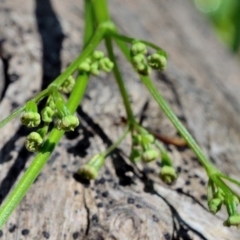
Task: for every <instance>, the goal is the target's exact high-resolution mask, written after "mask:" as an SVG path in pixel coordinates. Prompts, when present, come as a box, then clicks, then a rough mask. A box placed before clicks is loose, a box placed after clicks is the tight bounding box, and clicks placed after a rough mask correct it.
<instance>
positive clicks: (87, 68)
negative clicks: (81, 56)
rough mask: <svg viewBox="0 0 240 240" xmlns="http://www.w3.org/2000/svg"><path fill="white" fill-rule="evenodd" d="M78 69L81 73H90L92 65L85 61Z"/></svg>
mask: <svg viewBox="0 0 240 240" xmlns="http://www.w3.org/2000/svg"><path fill="white" fill-rule="evenodd" d="M78 69H79V71H80V72H85V73H88V72H89V71H90V69H91V65H90V63H89V62H87V61H84V62H82V63H81V64H80V65H79V67H78Z"/></svg>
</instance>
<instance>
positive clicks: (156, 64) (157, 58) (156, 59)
mask: <svg viewBox="0 0 240 240" xmlns="http://www.w3.org/2000/svg"><path fill="white" fill-rule="evenodd" d="M148 65H149V66H150V67H151V68H152V69H155V70H159V71H162V70H164V69H165V68H166V66H167V59H166V57H165V56H164V55H162V54H160V53H154V54H152V55H150V56H149V57H148Z"/></svg>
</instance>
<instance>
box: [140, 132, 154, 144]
mask: <svg viewBox="0 0 240 240" xmlns="http://www.w3.org/2000/svg"><path fill="white" fill-rule="evenodd" d="M154 141H155V138H154V136H153V135H152V134H144V135H142V142H143V144H151V143H153V142H154Z"/></svg>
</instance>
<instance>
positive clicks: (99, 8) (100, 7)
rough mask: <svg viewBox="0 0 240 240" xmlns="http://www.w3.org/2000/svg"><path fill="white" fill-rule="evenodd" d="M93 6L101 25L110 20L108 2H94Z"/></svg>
mask: <svg viewBox="0 0 240 240" xmlns="http://www.w3.org/2000/svg"><path fill="white" fill-rule="evenodd" d="M92 6H93V9H94V13H95V16H96V20H97V23H98V24H99V25H100V24H101V23H103V22H107V21H109V20H110V15H109V11H108V4H107V0H92Z"/></svg>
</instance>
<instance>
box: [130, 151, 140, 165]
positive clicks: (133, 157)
mask: <svg viewBox="0 0 240 240" xmlns="http://www.w3.org/2000/svg"><path fill="white" fill-rule="evenodd" d="M129 158H130V160H131V162H132V163H137V162H139V161H141V159H142V152H141V151H140V150H139V149H137V148H133V149H132V151H131V153H130V156H129Z"/></svg>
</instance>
